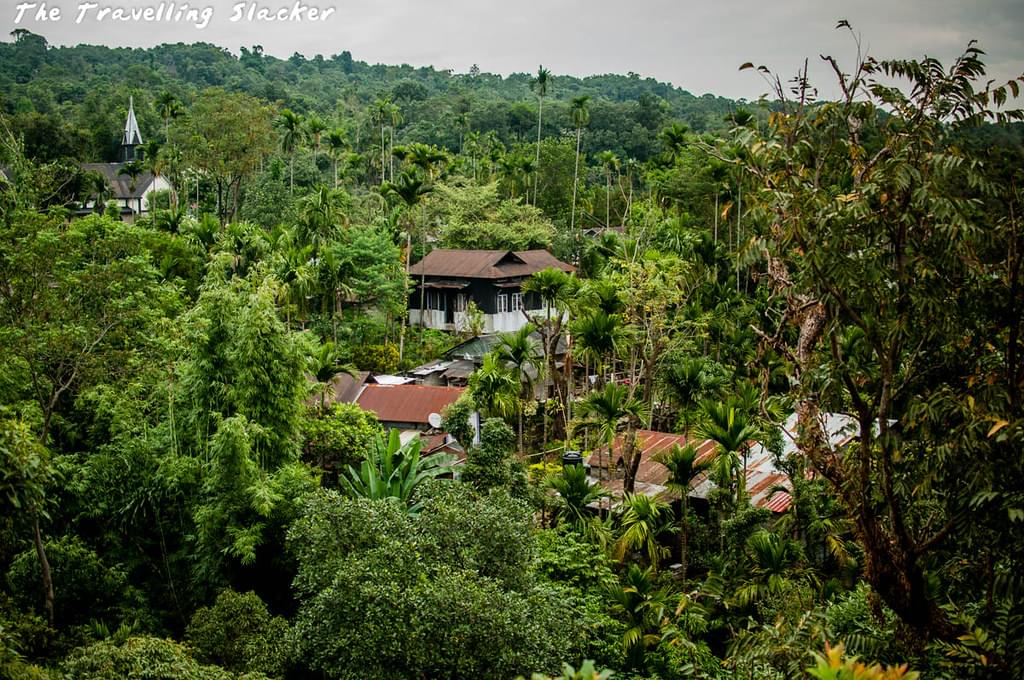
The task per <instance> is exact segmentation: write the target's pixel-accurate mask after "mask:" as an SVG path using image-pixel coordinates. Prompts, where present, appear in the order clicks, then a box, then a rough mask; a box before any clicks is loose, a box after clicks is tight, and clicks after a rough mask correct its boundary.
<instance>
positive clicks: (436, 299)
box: [426, 290, 444, 312]
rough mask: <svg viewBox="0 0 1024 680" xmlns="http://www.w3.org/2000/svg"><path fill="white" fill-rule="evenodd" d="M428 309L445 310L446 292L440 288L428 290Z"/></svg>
mask: <svg viewBox="0 0 1024 680" xmlns="http://www.w3.org/2000/svg"><path fill="white" fill-rule="evenodd" d="M426 304H427V309H433V310H436V311H439V312H443V311H444V293H442V292H441V291H438V290H428V291H427V303H426Z"/></svg>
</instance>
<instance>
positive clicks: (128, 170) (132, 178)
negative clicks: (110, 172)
mask: <svg viewBox="0 0 1024 680" xmlns="http://www.w3.org/2000/svg"><path fill="white" fill-rule="evenodd" d="M145 171H146V168H145V166H144V165H143V164H142V162H141V161H128V162H127V163H125V164H124V167H122V168H121V170H120V171H119V172H118V174H119V175H127V176H128V178H129V186H128V190H129V191H130V192H132V193H135V183H136V182H137V181H138V180H139V176H140V175H142V173H144V172H145Z"/></svg>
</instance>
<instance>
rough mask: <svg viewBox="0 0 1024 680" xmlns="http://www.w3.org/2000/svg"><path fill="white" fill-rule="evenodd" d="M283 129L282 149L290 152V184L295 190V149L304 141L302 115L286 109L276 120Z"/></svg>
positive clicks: (287, 152)
mask: <svg viewBox="0 0 1024 680" xmlns="http://www.w3.org/2000/svg"><path fill="white" fill-rule="evenodd" d="M274 124H275V126H276V127H277V128H278V129H279V130H280V131H281V151H282V152H284V153H286V154H288V185H289V190H290V191H292V192H293V193H294V192H295V151H296V150H297V149H298V148H299V144H300V143H301V141H302V116H300V115H299V114H297V113H295V112H294V111H292V110H291V109H284V110H282V111H281V115H280V116H278V118H277V120H276V121H274Z"/></svg>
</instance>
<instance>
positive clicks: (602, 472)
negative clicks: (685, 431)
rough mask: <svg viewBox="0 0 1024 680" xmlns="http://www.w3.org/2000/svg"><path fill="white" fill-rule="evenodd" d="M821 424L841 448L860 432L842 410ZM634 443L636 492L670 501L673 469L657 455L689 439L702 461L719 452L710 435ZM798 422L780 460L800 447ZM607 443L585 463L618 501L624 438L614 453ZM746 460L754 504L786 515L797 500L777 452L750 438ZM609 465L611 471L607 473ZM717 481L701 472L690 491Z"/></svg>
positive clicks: (662, 435)
mask: <svg viewBox="0 0 1024 680" xmlns="http://www.w3.org/2000/svg"><path fill="white" fill-rule="evenodd" d="M821 424H822V428H823V431H824V432H825V433H826V435H827V438H828V442H829V445H830V446H831V447H832V448H833V449H840V448H842V447H843V446H845V445H846V444H848V443H849V442H850V441H851V440H852V439H853V438H854V436H855V434H856V429H857V426H856V421H854V420H853V418H851V417H849V416H847V415H844V414H839V413H829V414H823V415H822V422H821ZM636 435H637V441H636V446H637V449H638V450H639V451H640V454H641V458H640V466H639V468H638V469H637V474H636V481H635V484H634V487H635V492H636V493H638V494H644V495H647V496H652V497H654V496H659V497H662V498H665V499H668V500H678V499H679V496H678V494H673V493H672V492H670V491H669V490H668V487H667V483H668V480H669V471H668V468H666V467H665V466H664V465H661V464H660V463H658V462H657V461H655V460H654V456H655V455H657V454H659V453H662V452H666V451H668V450H670V449H671V448H672V447H673V446H680V447H682V446H686V445H687V444H688V443H689V444H693V445H694V446H695V447H696V448H697V453H698V457H697V460H698V461H710V460H712V459H713V458H714V457H715V456H716V455H717V454H718V444H716V443H715V442H714V441H712V440H710V439H705V440H703V441H702V440H689V441H688V440H687V438H686V436H685V435H681V434H672V433H669V432H655V431H652V430H637V432H636ZM796 440H797V422H796V414H793V415H791V416H790V417H789V418H788V419H787V420H786V422H785V423H784V424H783V426H782V441H783V449H782V456H781V458H782V459H785V458H786V457H787V456H790V455H792V454H795V453H797V452H798V451H799V449H798V448H797V445H796ZM607 451H608V449H607V447H600V448H598V449H596V450H595V451H594V452H593V453H592V454H591V455H590V457H589V458H588V459H587V461H586V463H587V465H588V466H589V468H590V474H591V477H592V478H594V479H593V481H595V482H597V483H600V484H601V485H602V486H603V487H604V488H605V489H607V490H608V491H609V492H610V493H611V494H612V496H613V498H614V499H615V501H614V503H615V504H617V503H618V502H619V501H620V500H621V498H622V493H623V488H622V486H623V480H622V475H621V472H620V468H621V467H622V437H621V436H619V437H618V438H616V440H615V443H614V444H613V446H612V455H611V457H609V456H608V452H607ZM741 458H742V459H743V465H744V469H743V474H744V478H745V482H746V483H745V485H744V488H745V490H746V493H747V496H748V498H749V500H750V504H751V505H753V506H754V507H755V508H764V509H766V510H770V511H771V512H773V513H782V512H785V511H786V510H788V509H789V506H790V505H791V504H792V502H793V497H792V495H791V493H790V492H791V491H792V488H793V484H792V482H791V481H790V479H789V476H788V475H787V474H786V472H785V471H784V470H782V469H780V468H779V466H778V463H777V460H776V456H775V454H773V453H772V452H771V451H769V450H768V448H767V447H765V446H764V445H763V444H760V443H758V442H750V444H749V446H748V447H747V450H746V451H745V452H744V453H743V454H741ZM609 467H610V468H611V470H610V471H609ZM714 486H715V485H714V482H712V481H711V479H710V477H709V476H708V475H707V474H706V473H705V474H701V475H699V476H698V477H697V478H696V479H695V480H694V482H693V484H692V486H691V490H690V499H691V501H693V500H697V501H698V502H700V501H704V500H706V499H707V497H708V494H709V493H710V492H711V491H712V490H713V489H714Z"/></svg>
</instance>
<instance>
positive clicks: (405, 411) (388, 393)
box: [356, 385, 464, 425]
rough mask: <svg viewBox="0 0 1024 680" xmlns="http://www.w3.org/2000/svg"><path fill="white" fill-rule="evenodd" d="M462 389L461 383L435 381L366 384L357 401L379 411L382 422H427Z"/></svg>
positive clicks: (364, 406)
mask: <svg viewBox="0 0 1024 680" xmlns="http://www.w3.org/2000/svg"><path fill="white" fill-rule="evenodd" d="M463 391H464V388H462V387H434V386H432V385H367V386H366V387H365V388H364V389H363V391H362V393H361V394H360V395H359V398H358V399H357V400H356V403H358V404H359V406H360V407H361V408H362V409H363V410H365V411H373V412H374V413H376V414H377V419H378V420H380V421H381V422H386V423H422V424H424V425H425V424H427V423H428V421H427V417H428V416H429V415H430V414H431V413H441V410H442V409H443V408H444V407H445V406H448V405H449V404H451V403H453V402H455V400H456V399H458V398H459V396H460V395H461V394H462V393H463Z"/></svg>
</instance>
